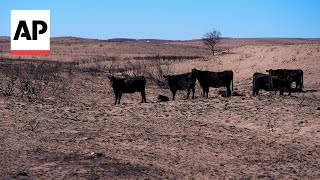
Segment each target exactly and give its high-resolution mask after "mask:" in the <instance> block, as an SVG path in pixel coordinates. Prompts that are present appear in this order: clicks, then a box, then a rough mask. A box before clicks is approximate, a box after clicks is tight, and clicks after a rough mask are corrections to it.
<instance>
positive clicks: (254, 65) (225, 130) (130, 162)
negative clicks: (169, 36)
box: [0, 38, 320, 179]
mask: <svg viewBox="0 0 320 180" xmlns="http://www.w3.org/2000/svg"><path fill="white" fill-rule="evenodd" d="M62 41H63V42H62ZM222 41H229V42H230V41H232V40H231V39H230V40H222ZM238 41H239V40H233V42H234V44H233V45H232V46H234V45H235V44H236V45H237V44H241V43H238ZM257 41H258V40H257ZM250 42H251V40H250ZM261 42H266V41H264V40H261V41H260V40H259V43H261ZM267 42H268V43H269V44H268V46H265V45H262V46H261V45H250V46H242V47H239V46H238V45H237V48H234V49H229V50H228V53H223V54H219V53H217V54H216V56H215V57H214V58H208V57H206V56H204V54H208V52H209V51H206V50H203V49H201V48H199V49H197V48H194V47H196V46H197V45H196V44H194V43H197V42H169V43H171V44H170V46H168V44H161V43H141V42H136V44H134V42H130V43H119V42H117V43H112V44H111V42H100V41H98V43H97V41H88V40H85V39H84V40H79V39H73V38H71V39H70V40H68V39H60V40H59V43H58V45H57V44H55V46H56V47H54V48H57V46H59V47H61V49H60V50H64V52H60V51H59V50H57V49H55V50H57V51H59V52H55V51H54V52H53V55H52V56H51V57H48V59H46V58H45V57H44V58H43V59H40V58H38V57H29V59H27V58H26V57H20V58H19V57H14V58H12V57H11V58H10V59H7V55H4V56H2V58H1V61H0V84H1V94H0V114H1V118H0V147H1V148H0V149H1V150H0V159H1V161H0V179H13V178H26V179H28V178H29V179H94V178H95V179H98V178H100V179H105V178H113V179H114V178H120V179H135V178H137V179H141V178H146V179H148V178H151V179H153V178H154V179H165V178H167V179H185V178H200V179H236V178H239V179H259V178H264V179H304V178H306V179H319V177H320V176H319V168H318V167H319V164H320V159H319V155H320V152H319V147H320V144H319V140H318V139H319V138H320V136H319V132H320V130H319V127H320V124H319V121H318V119H319V117H320V112H319V110H318V109H319V107H320V104H319V102H320V101H319V81H318V77H319V72H320V70H319V66H318V61H317V59H319V58H320V57H319V56H320V54H319V53H318V44H299V45H286V46H283V45H270V44H272V42H271V40H268V41H267ZM290 42H291V41H290ZM290 42H287V41H285V42H283V41H281V43H280V44H288V43H290ZM298 42H300V40H299V41H298ZM308 42H309V41H308ZM54 43H57V42H54ZM166 43H168V42H166ZM149 44H151V45H150V46H148V45H149ZM129 45H130V46H129ZM186 46H192V47H193V48H190V47H187V48H186ZM130 47H132V48H131V49H130ZM148 47H150V48H149V49H148ZM199 47H200V46H199ZM97 48H99V50H96V49H97ZM112 48H113V49H112ZM171 48H173V50H172V49H171ZM110 49H112V50H110ZM177 49H179V50H177ZM191 49H192V50H191ZM297 49H300V50H299V53H298V54H297ZM106 50H108V51H106ZM189 50H190V52H191V53H190V52H189ZM172 51H177V52H176V53H174V52H172ZM85 52H87V54H86V53H85ZM146 52H147V53H146ZM159 52H160V53H159ZM63 53H65V55H61V54H63ZM188 53H189V54H188ZM157 54H160V57H161V56H164V58H160V57H158V56H157ZM183 54H184V56H185V57H186V56H199V57H201V56H204V59H201V58H199V59H198V58H196V59H192V58H191V59H188V58H182V59H181V60H180V59H179V58H177V59H174V58H168V57H169V56H173V57H178V56H182V55H183ZM148 56H150V58H143V57H148ZM293 56H295V57H296V58H295V61H292V57H293ZM135 57H142V58H141V59H139V58H135ZM50 58H52V59H54V60H55V61H58V62H52V61H51V60H52V59H50ZM159 58H160V59H161V60H159ZM192 68H197V69H202V70H204V69H206V70H211V71H219V70H226V69H230V70H233V71H234V72H235V76H234V87H235V89H236V88H237V92H240V94H241V96H233V97H231V98H223V97H220V96H219V95H218V92H219V90H220V89H215V88H211V89H210V94H209V98H208V99H203V98H202V97H201V89H200V87H199V86H197V87H196V98H195V99H194V100H182V99H183V98H182V97H183V96H185V94H186V93H185V92H181V93H178V94H177V96H179V97H178V98H177V100H175V101H168V102H160V103H156V99H157V97H158V95H159V94H163V95H166V96H169V97H170V96H171V94H170V91H169V90H168V89H165V88H159V87H158V85H160V86H162V85H163V79H161V78H162V75H163V74H178V73H184V72H189V71H190V70H191V69H192ZM269 68H272V69H275V68H291V69H293V68H301V69H303V70H304V72H305V76H304V80H305V81H304V85H305V92H304V93H293V95H292V96H280V95H273V96H269V93H268V92H262V93H261V95H260V96H258V97H254V96H251V93H252V92H251V83H252V79H251V77H252V74H253V73H254V72H256V71H259V72H265V70H266V69H269ZM110 74H113V75H116V76H133V75H144V76H146V77H147V78H148V82H149V84H148V86H147V88H146V92H147V100H148V102H149V103H143V104H140V103H138V102H139V100H140V94H139V93H135V94H132V95H131V94H130V95H124V98H123V100H122V103H121V104H120V105H117V106H114V105H113V102H114V95H113V93H112V88H111V86H110V83H109V81H108V79H107V76H108V75H110ZM59 94H60V95H59ZM28 96H29V97H28Z"/></svg>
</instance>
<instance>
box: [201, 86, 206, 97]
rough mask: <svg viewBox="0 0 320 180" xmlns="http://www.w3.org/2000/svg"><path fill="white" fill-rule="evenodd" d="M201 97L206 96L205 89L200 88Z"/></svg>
mask: <svg viewBox="0 0 320 180" xmlns="http://www.w3.org/2000/svg"><path fill="white" fill-rule="evenodd" d="M202 97H206V89H205V88H202Z"/></svg>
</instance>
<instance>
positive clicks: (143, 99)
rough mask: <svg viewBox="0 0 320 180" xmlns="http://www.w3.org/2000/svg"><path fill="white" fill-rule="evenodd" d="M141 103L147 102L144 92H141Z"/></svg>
mask: <svg viewBox="0 0 320 180" xmlns="http://www.w3.org/2000/svg"><path fill="white" fill-rule="evenodd" d="M143 102H145V103H146V102H147V99H146V92H145V91H141V103H143Z"/></svg>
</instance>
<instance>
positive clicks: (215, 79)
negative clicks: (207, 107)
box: [191, 69, 233, 98]
mask: <svg viewBox="0 0 320 180" xmlns="http://www.w3.org/2000/svg"><path fill="white" fill-rule="evenodd" d="M191 74H192V75H191V76H195V77H196V78H197V79H198V81H199V83H200V86H201V87H202V90H203V94H202V95H203V97H206V98H208V94H209V87H214V88H219V87H226V88H227V94H226V96H227V97H230V96H231V88H230V86H232V91H233V72H232V71H222V72H211V71H200V70H197V69H192V73H191Z"/></svg>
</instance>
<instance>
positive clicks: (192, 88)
mask: <svg viewBox="0 0 320 180" xmlns="http://www.w3.org/2000/svg"><path fill="white" fill-rule="evenodd" d="M194 91H195V90H194V88H192V99H194Z"/></svg>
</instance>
